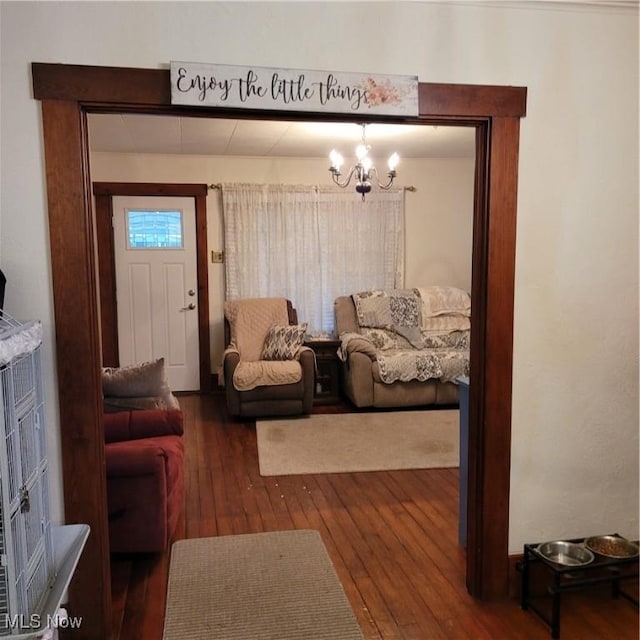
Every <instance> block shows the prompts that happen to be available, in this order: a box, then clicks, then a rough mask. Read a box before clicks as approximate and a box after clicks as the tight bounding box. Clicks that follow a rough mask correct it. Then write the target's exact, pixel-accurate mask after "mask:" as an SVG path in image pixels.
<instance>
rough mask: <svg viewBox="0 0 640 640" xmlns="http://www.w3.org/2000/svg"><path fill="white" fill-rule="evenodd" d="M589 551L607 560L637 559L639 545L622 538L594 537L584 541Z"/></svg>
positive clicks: (639, 551)
mask: <svg viewBox="0 0 640 640" xmlns="http://www.w3.org/2000/svg"><path fill="white" fill-rule="evenodd" d="M584 544H585V546H586V547H587V549H590V550H591V551H593V552H594V553H597V554H598V555H599V556H605V557H607V558H617V559H621V558H635V557H636V556H637V555H638V554H639V553H640V549H638V545H637V544H635V543H633V542H631V541H629V540H627V539H626V538H622V537H621V536H592V537H591V538H587V539H586V540H585V541H584Z"/></svg>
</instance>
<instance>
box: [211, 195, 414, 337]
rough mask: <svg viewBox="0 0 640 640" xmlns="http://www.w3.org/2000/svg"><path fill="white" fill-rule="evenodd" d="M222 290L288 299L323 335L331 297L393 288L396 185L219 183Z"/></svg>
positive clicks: (398, 276) (400, 260)
mask: <svg viewBox="0 0 640 640" xmlns="http://www.w3.org/2000/svg"><path fill="white" fill-rule="evenodd" d="M222 198H223V212H224V237H225V253H226V297H227V298H228V299H233V298H254V297H271V296H282V297H285V298H289V299H290V300H291V301H292V303H293V305H294V307H295V308H296V309H297V311H298V318H299V320H300V322H307V323H308V324H309V333H311V334H312V335H331V334H332V333H333V330H334V315H333V303H334V301H335V299H336V298H337V297H338V296H341V295H347V294H351V293H355V292H357V291H362V290H365V289H373V288H392V287H401V286H402V284H403V273H404V251H403V250H404V192H403V191H402V190H394V191H383V192H375V191H374V192H372V193H370V194H368V195H367V197H366V200H365V201H364V202H363V201H362V198H361V196H360V195H358V194H357V193H355V191H352V190H351V189H347V190H344V191H343V190H336V189H333V188H322V187H314V186H297V185H255V184H234V185H224V186H223V189H222Z"/></svg>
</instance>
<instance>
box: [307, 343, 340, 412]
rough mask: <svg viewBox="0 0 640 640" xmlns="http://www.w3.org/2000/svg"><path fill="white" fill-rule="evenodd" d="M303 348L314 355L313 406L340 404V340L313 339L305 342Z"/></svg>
mask: <svg viewBox="0 0 640 640" xmlns="http://www.w3.org/2000/svg"><path fill="white" fill-rule="evenodd" d="M304 346H305V347H309V348H311V349H313V351H314V353H315V354H316V389H315V394H314V398H313V404H315V405H322V404H337V403H338V402H340V360H339V359H338V354H337V351H338V347H339V346H340V340H337V339H333V338H328V339H322V338H313V339H310V340H305V342H304Z"/></svg>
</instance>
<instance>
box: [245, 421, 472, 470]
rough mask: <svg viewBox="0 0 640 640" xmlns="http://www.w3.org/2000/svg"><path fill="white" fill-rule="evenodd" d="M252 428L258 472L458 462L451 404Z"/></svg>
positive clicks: (412, 466) (422, 466) (261, 423)
mask: <svg viewBox="0 0 640 640" xmlns="http://www.w3.org/2000/svg"><path fill="white" fill-rule="evenodd" d="M256 431H257V437H258V459H259V463H260V474H261V475H263V476H283V475H297V474H307V473H347V472H355V471H387V470H394V469H435V468H447V467H457V466H459V464H460V460H459V457H460V454H459V449H460V435H459V431H460V429H459V411H458V410H457V409H443V410H425V411H388V412H387V411H385V412H378V413H345V414H317V415H311V416H300V417H296V418H289V419H277V420H276V419H269V420H259V421H257V422H256Z"/></svg>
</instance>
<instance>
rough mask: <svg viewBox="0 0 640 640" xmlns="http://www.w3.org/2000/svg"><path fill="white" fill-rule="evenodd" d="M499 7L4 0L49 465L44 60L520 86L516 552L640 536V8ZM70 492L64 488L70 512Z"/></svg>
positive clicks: (21, 230) (8, 171)
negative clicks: (187, 64) (42, 339)
mask: <svg viewBox="0 0 640 640" xmlns="http://www.w3.org/2000/svg"><path fill="white" fill-rule="evenodd" d="M492 4H495V3H487V5H486V6H482V4H481V3H478V4H474V5H471V4H470V3H468V2H460V3H457V2H449V3H439V2H433V3H429V2H407V3H396V2H388V3H386V2H383V3H375V4H374V3H371V5H370V6H369V7H368V8H369V10H366V11H365V10H363V8H364V5H363V4H362V3H359V2H356V3H289V2H284V3H269V2H264V3H252V4H246V3H243V2H229V3H223V2H210V3H205V2H194V3H189V2H160V3H157V4H156V3H153V2H139V3H136V2H133V3H129V2H116V3H95V4H94V3H90V2H79V3H74V2H60V3H58V2H43V3H29V2H16V3H13V2H3V3H2V5H1V14H0V21H1V25H0V28H1V42H0V47H1V48H0V53H1V58H2V59H1V67H0V68H1V73H2V75H1V78H0V80H1V82H0V86H1V87H2V95H1V102H0V107H1V114H0V118H1V120H0V122H1V134H2V147H1V161H2V165H1V173H2V175H1V187H2V194H1V200H0V216H1V217H0V225H1V226H0V232H1V233H0V260H1V264H2V268H3V269H4V270H5V271H6V272H7V275H8V278H9V290H8V294H7V308H8V310H9V311H10V312H11V313H13V314H14V315H17V316H18V317H24V318H31V317H38V318H41V319H42V320H43V321H44V324H45V329H46V339H47V345H46V349H45V354H44V359H45V362H44V365H45V367H44V371H45V374H46V379H45V384H46V388H47V395H48V399H49V400H50V402H49V408H48V416H47V417H48V419H49V420H50V422H51V426H52V427H53V428H54V429H53V431H52V433H51V435H50V446H51V450H52V457H53V459H54V461H58V460H59V451H58V448H59V445H58V438H57V433H56V429H57V418H56V416H57V409H56V404H55V385H56V377H55V373H54V357H55V352H54V349H53V347H52V346H51V345H52V344H53V335H52V326H53V320H52V300H51V288H50V266H49V263H50V261H49V255H48V253H49V249H48V230H47V216H46V193H45V187H44V166H43V152H42V139H41V124H40V109H39V105H38V103H37V102H36V101H35V100H33V98H32V91H31V78H30V67H29V65H30V63H31V62H32V61H40V62H64V63H73V64H93V65H106V66H128V67H148V68H157V67H159V66H165V65H167V63H168V62H169V61H170V60H192V61H205V62H220V63H226V64H246V65H249V64H256V63H257V64H261V65H265V66H271V67H279V66H282V67H298V68H302V69H305V68H306V69H317V68H321V69H328V70H331V69H335V70H344V71H369V70H372V71H377V72H379V73H399V74H406V73H417V74H418V75H419V77H420V79H421V80H422V81H433V82H453V83H470V84H498V85H521V86H527V87H528V107H527V117H526V118H525V119H524V120H523V121H522V129H521V131H522V137H521V150H520V180H519V194H518V236H517V268H516V300H515V344H514V377H513V438H512V442H513V444H512V472H511V480H512V481H511V515H510V533H509V548H510V551H511V552H513V553H516V552H518V551H521V548H522V544H523V543H524V542H528V541H529V542H530V541H536V540H541V539H551V538H553V539H555V538H560V537H565V536H580V535H584V534H591V533H602V532H609V531H618V532H620V533H622V534H625V535H629V536H634V535H635V536H637V535H638V215H637V214H638V13H637V10H635V11H634V10H631V11H630V10H624V9H616V8H609V9H602V8H598V7H596V8H589V7H584V8H570V7H575V4H571V5H570V4H561V5H560V4H559V5H557V7H559V8H556V7H555V6H549V3H544V4H542V3H540V4H535V5H533V4H530V3H524V2H508V3H507V2H505V3H503V4H502V5H499V6H491V5H492ZM354 25H357V28H355V27H354ZM54 472H55V467H54ZM58 478H59V472H58ZM54 484H55V483H54ZM56 488H57V489H58V490H57V491H56V490H55V489H56ZM59 500H60V491H59V487H55V486H54V502H55V501H58V509H57V510H56V511H54V514H55V513H56V512H57V515H58V516H59V517H61V513H62V511H61V509H60V508H59ZM54 507H55V504H54Z"/></svg>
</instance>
